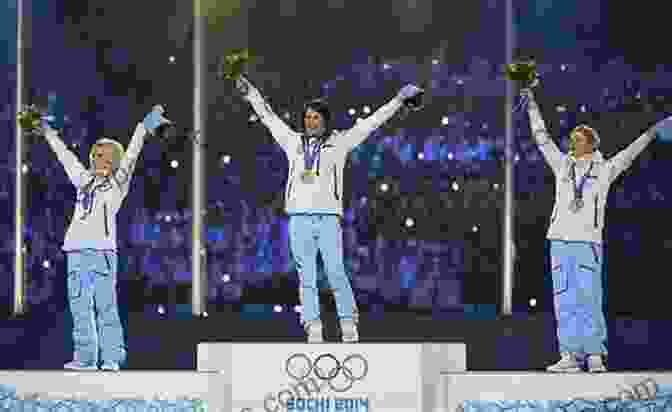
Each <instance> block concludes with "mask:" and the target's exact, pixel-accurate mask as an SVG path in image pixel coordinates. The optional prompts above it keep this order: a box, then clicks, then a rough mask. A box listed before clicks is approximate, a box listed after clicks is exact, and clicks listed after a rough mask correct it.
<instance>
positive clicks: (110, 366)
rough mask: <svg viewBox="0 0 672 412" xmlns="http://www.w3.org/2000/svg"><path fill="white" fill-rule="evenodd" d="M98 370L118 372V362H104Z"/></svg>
mask: <svg viewBox="0 0 672 412" xmlns="http://www.w3.org/2000/svg"><path fill="white" fill-rule="evenodd" d="M100 370H102V371H107V372H119V364H118V363H114V362H105V363H103V365H102V366H101V367H100Z"/></svg>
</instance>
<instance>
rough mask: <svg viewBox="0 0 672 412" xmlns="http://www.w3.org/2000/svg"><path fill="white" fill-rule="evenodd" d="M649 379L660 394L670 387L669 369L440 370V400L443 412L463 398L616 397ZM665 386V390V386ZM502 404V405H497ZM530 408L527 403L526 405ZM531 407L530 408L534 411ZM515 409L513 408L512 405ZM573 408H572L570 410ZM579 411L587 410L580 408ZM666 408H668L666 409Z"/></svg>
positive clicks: (469, 399) (549, 398) (551, 399)
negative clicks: (577, 370)
mask: <svg viewBox="0 0 672 412" xmlns="http://www.w3.org/2000/svg"><path fill="white" fill-rule="evenodd" d="M647 380H652V381H653V382H655V384H656V385H657V387H658V388H659V391H658V393H659V395H661V394H663V393H667V396H669V395H670V393H669V388H672V372H632V373H614V372H608V373H600V374H589V373H566V374H561V373H543V372H535V373H506V372H466V373H442V374H441V384H440V387H441V393H442V394H443V399H441V401H440V403H441V404H443V405H445V407H446V409H445V410H446V411H450V412H454V411H457V410H460V406H461V405H462V404H463V402H465V401H567V400H570V399H588V400H597V399H605V398H612V399H613V398H617V397H619V392H620V391H621V390H622V389H623V388H627V387H628V386H634V385H637V384H640V383H642V382H645V381H647ZM666 388H667V389H666ZM500 406H501V405H500ZM528 407H529V406H528ZM533 409H534V408H532V409H530V410H533ZM514 410H515V408H514ZM571 410H573V409H571ZM580 410H588V409H582V408H580ZM665 410H666V411H667V410H668V409H665Z"/></svg>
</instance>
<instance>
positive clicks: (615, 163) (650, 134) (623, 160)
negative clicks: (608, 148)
mask: <svg viewBox="0 0 672 412" xmlns="http://www.w3.org/2000/svg"><path fill="white" fill-rule="evenodd" d="M655 137H656V132H655V126H654V127H652V128H650V129H649V130H647V131H646V132H644V134H642V135H641V136H639V137H638V138H637V140H635V141H634V142H632V143H630V145H629V146H628V147H626V148H625V149H623V150H621V151H620V152H618V153H617V154H616V155H615V156H614V157H612V158H611V159H609V161H608V165H609V181H610V182H613V181H614V180H616V178H617V177H618V176H620V175H621V173H623V172H624V171H625V170H626V169H627V168H629V167H630V165H631V164H632V161H633V160H635V158H636V157H637V156H639V154H640V153H642V152H643V151H644V149H646V146H648V145H649V143H651V142H652V141H653V139H654V138H655Z"/></svg>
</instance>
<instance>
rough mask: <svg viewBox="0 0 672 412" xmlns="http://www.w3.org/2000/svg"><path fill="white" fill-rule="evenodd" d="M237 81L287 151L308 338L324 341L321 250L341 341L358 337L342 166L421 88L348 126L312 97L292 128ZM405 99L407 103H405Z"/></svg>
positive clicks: (408, 89)
mask: <svg viewBox="0 0 672 412" xmlns="http://www.w3.org/2000/svg"><path fill="white" fill-rule="evenodd" d="M236 85H237V87H238V89H239V90H240V92H241V93H242V94H243V96H244V98H245V99H246V100H247V101H248V102H249V103H250V104H251V105H252V108H253V109H254V111H255V112H256V114H257V116H258V117H259V119H260V121H261V122H262V123H263V124H264V125H265V126H266V127H267V128H268V129H269V131H270V133H271V135H272V136H273V138H274V139H275V141H276V142H277V143H278V144H279V145H280V147H282V149H283V150H284V152H285V153H286V154H287V159H288V161H289V176H288V178H287V187H286V190H285V202H286V205H285V206H286V208H285V210H286V212H287V214H288V215H289V243H290V248H291V251H292V255H293V256H294V260H295V262H296V267H297V272H298V275H299V282H300V286H299V300H300V302H301V305H302V308H303V310H302V312H301V323H302V325H303V327H304V330H305V331H306V334H307V337H308V342H309V343H318V342H322V341H323V334H322V321H321V319H320V307H319V301H318V300H319V295H318V288H317V254H318V251H319V252H321V253H322V258H323V261H324V265H325V272H326V274H327V279H328V281H329V285H330V287H331V289H332V291H333V293H334V300H335V301H336V309H337V312H338V317H339V320H340V326H341V332H342V340H343V342H357V341H358V340H359V334H358V330H357V320H358V313H357V305H356V303H355V299H354V295H353V293H352V287H351V285H350V281H349V279H348V277H347V275H346V273H345V266H344V264H343V246H342V242H343V234H342V229H341V218H342V216H343V206H342V202H341V198H342V195H343V169H344V166H345V161H346V157H347V155H348V153H350V151H351V150H352V149H353V148H354V147H356V146H357V145H359V144H360V143H362V142H363V141H364V140H365V139H366V138H367V137H368V136H369V135H370V134H371V133H372V132H373V131H374V130H376V129H377V128H378V127H380V126H381V125H382V124H383V123H385V122H386V121H387V120H388V119H390V118H391V117H392V116H393V115H394V114H395V113H396V112H397V111H398V110H399V109H400V108H401V107H402V106H404V104H405V103H406V102H408V101H409V100H410V99H413V98H415V97H417V96H418V95H420V94H421V93H422V92H423V90H422V89H420V88H418V87H416V86H414V85H407V86H405V87H404V88H402V89H401V91H400V92H399V94H398V95H397V96H396V97H394V98H393V99H392V100H391V101H389V102H388V103H387V104H385V105H384V106H382V107H381V108H379V109H378V110H377V111H376V112H375V113H373V114H372V115H371V116H369V117H368V118H366V119H363V120H361V121H359V122H358V123H357V124H355V126H354V127H352V128H351V129H350V130H347V131H336V130H332V129H331V124H330V114H329V109H328V107H327V105H326V104H325V102H324V101H322V100H319V99H318V100H314V101H311V102H309V103H307V104H306V105H305V107H304V110H303V113H302V118H303V130H302V131H301V132H297V131H294V130H292V129H291V128H290V127H289V126H288V125H287V124H286V123H285V122H284V121H283V120H282V119H280V118H279V117H278V116H277V115H276V114H275V113H274V112H273V110H272V109H271V108H270V107H269V105H268V104H267V103H266V102H265V100H264V98H263V96H262V95H261V93H260V92H259V90H257V89H256V88H255V87H254V86H253V85H252V84H251V83H250V82H249V81H248V80H247V79H246V78H245V77H243V76H239V77H238V78H237V80H236ZM406 104H407V103H406Z"/></svg>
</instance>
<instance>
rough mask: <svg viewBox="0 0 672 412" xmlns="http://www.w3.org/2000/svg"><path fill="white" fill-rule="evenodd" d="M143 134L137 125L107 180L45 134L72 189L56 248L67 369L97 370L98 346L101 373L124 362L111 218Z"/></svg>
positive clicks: (126, 185)
mask: <svg viewBox="0 0 672 412" xmlns="http://www.w3.org/2000/svg"><path fill="white" fill-rule="evenodd" d="M146 134H147V129H146V128H145V126H144V125H143V124H142V123H139V124H138V126H137V127H136V129H135V133H134V134H133V137H132V138H131V142H130V144H129V146H128V150H126V152H125V154H124V156H122V158H121V161H120V164H119V167H118V168H117V169H116V170H114V171H113V172H112V174H111V175H110V176H107V177H101V176H96V175H95V174H94V173H93V171H92V170H87V169H86V168H84V166H83V165H82V164H81V163H80V161H79V160H78V159H77V157H76V156H75V155H74V153H72V152H71V151H70V150H68V148H67V147H66V145H65V144H64V143H63V141H62V140H61V139H60V137H59V136H58V133H57V132H56V131H54V130H48V131H47V132H46V134H45V137H46V140H47V142H48V143H49V145H50V146H51V148H52V150H53V151H54V153H56V156H57V157H58V160H59V161H60V163H61V164H62V165H63V167H64V168H65V171H66V173H67V175H68V178H69V179H70V181H71V182H72V184H73V185H74V186H75V188H76V190H77V202H76V204H75V210H74V214H73V217H72V221H71V223H70V226H69V228H68V230H67V233H66V235H65V241H64V243H63V247H62V249H63V251H64V252H65V253H66V256H67V270H68V279H67V285H68V301H69V304H70V309H71V312H72V316H73V340H74V361H73V362H72V364H73V365H70V366H72V368H73V369H97V368H98V362H99V353H98V351H99V348H100V358H102V363H103V366H102V367H103V369H109V370H117V369H118V367H119V364H121V363H122V362H123V361H124V360H125V358H126V348H125V344H124V338H123V330H122V327H121V321H120V319H119V312H118V309H117V299H116V282H117V260H118V258H117V225H116V216H117V212H118V211H119V209H120V208H121V205H122V203H123V201H124V199H125V198H126V195H128V191H129V187H130V182H131V177H132V175H133V171H134V169H135V164H136V160H137V158H138V156H139V154H140V151H141V150H142V147H143V144H144V140H145V136H146ZM91 160H92V159H91ZM94 308H95V314H96V315H97V317H96V316H94ZM66 367H69V366H68V365H66Z"/></svg>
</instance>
